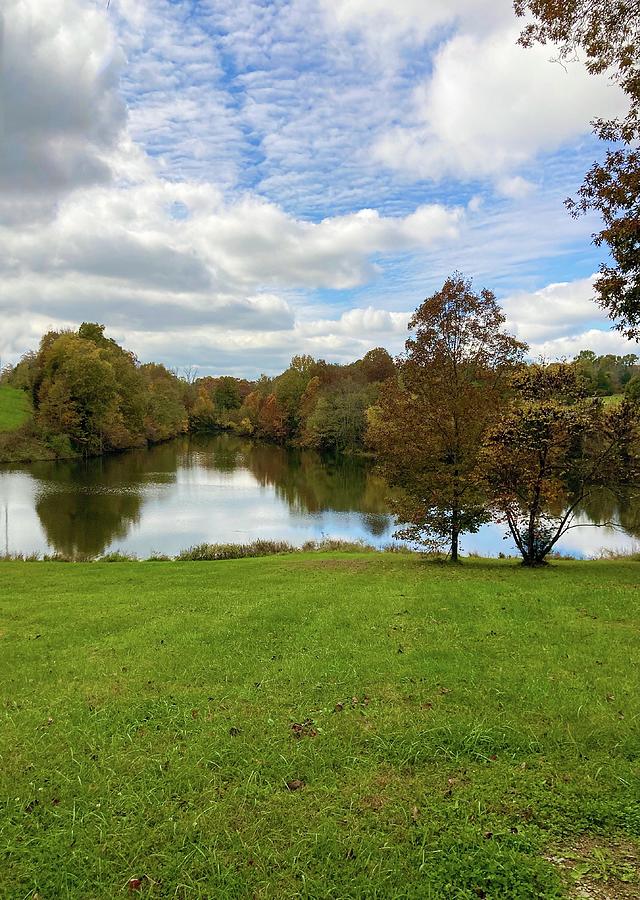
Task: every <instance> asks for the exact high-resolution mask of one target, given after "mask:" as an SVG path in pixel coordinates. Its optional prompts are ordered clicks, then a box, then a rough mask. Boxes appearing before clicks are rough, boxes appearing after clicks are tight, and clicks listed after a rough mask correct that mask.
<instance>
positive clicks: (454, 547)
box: [451, 507, 460, 563]
mask: <svg viewBox="0 0 640 900" xmlns="http://www.w3.org/2000/svg"><path fill="white" fill-rule="evenodd" d="M459 537H460V515H459V513H458V510H457V509H456V508H455V507H454V509H453V510H452V515H451V562H454V563H457V562H458V540H459Z"/></svg>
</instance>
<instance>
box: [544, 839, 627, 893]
mask: <svg viewBox="0 0 640 900" xmlns="http://www.w3.org/2000/svg"><path fill="white" fill-rule="evenodd" d="M545 858H546V859H547V860H549V862H552V863H553V864H554V865H556V866H558V868H559V869H560V870H561V872H562V874H563V876H564V878H565V881H566V883H567V886H568V889H569V896H570V897H572V898H574V900H640V851H639V849H638V847H637V846H635V845H633V844H631V843H630V842H628V841H623V840H612V841H606V840H604V839H602V838H595V837H589V836H588V835H582V836H581V837H579V838H576V839H575V840H574V841H572V842H571V843H570V844H569V845H566V846H563V847H561V848H560V847H557V848H554V849H553V850H552V851H550V852H549V853H548V854H547V856H546V857H545Z"/></svg>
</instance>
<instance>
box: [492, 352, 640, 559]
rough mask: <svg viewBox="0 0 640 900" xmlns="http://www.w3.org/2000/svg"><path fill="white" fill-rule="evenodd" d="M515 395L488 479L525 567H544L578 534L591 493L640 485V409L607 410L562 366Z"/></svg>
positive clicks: (532, 371) (517, 379) (518, 384)
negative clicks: (579, 515) (578, 517)
mask: <svg viewBox="0 0 640 900" xmlns="http://www.w3.org/2000/svg"><path fill="white" fill-rule="evenodd" d="M512 387H513V395H512V398H511V400H510V402H509V403H508V405H507V406H506V409H505V411H504V412H503V414H502V416H501V417H500V418H499V420H498V421H497V422H496V423H495V424H494V425H493V427H492V428H491V429H490V430H489V432H488V433H487V435H486V438H485V451H484V460H485V464H486V477H487V482H488V485H489V490H490V493H491V496H492V501H493V504H494V507H495V510H496V512H497V514H498V516H499V518H500V519H501V520H502V521H504V522H505V523H506V525H507V526H508V529H509V532H510V534H511V536H512V538H513V540H514V542H515V544H516V546H517V548H518V551H519V552H520V554H521V555H522V559H523V563H524V565H526V566H540V565H543V564H544V561H545V557H546V556H547V555H548V554H549V553H550V552H551V551H552V549H553V547H554V546H555V545H556V544H557V542H558V541H559V540H560V538H561V537H562V536H563V535H564V534H566V533H567V531H569V530H570V529H571V528H574V527H576V523H575V521H574V519H575V513H576V509H577V508H578V506H579V505H580V504H582V503H584V501H585V499H586V498H587V497H588V496H589V493H590V491H592V490H593V489H595V488H599V489H603V488H606V489H607V490H610V491H615V490H617V489H622V488H623V489H624V490H628V489H629V486H631V485H633V484H634V483H635V482H636V480H637V476H638V472H639V469H638V462H639V458H638V452H639V448H640V427H639V426H640V417H639V407H638V404H636V403H633V402H631V401H628V400H624V401H622V402H621V403H619V404H614V405H610V406H609V407H608V408H606V409H605V408H603V405H602V401H601V400H599V399H597V398H593V397H591V398H589V397H586V396H585V391H584V386H583V384H582V383H581V380H580V375H579V373H578V372H577V371H576V369H575V367H573V366H570V365H567V364H564V363H556V364H551V365H542V364H540V365H534V366H529V367H526V368H523V369H521V370H520V371H519V372H518V373H517V374H516V375H514V377H513V379H512Z"/></svg>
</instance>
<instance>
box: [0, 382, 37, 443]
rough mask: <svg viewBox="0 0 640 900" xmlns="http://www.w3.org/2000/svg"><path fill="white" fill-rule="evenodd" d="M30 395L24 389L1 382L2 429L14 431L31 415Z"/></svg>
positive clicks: (0, 429)
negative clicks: (17, 388) (20, 389)
mask: <svg viewBox="0 0 640 900" xmlns="http://www.w3.org/2000/svg"><path fill="white" fill-rule="evenodd" d="M31 413H32V409H31V403H30V401H29V397H28V396H27V394H25V392H24V391H18V390H16V388H12V387H9V385H7V384H0V431H14V430H15V429H16V428H19V427H20V426H21V425H23V424H24V423H25V422H26V421H27V420H28V419H29V418H30V417H31Z"/></svg>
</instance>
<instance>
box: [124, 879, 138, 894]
mask: <svg viewBox="0 0 640 900" xmlns="http://www.w3.org/2000/svg"><path fill="white" fill-rule="evenodd" d="M127 887H128V888H129V890H130V891H132V892H133V891H141V890H142V879H141V878H130V879H129V881H128V883H127Z"/></svg>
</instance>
